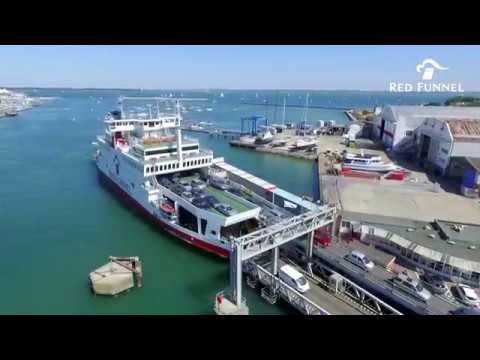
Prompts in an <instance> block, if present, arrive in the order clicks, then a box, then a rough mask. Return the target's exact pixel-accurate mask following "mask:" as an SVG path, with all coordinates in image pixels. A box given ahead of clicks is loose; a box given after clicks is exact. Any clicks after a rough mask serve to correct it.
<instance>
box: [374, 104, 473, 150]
mask: <svg viewBox="0 0 480 360" xmlns="http://www.w3.org/2000/svg"><path fill="white" fill-rule="evenodd" d="M375 113H376V115H375V116H374V126H373V137H374V138H375V139H380V140H381V141H382V142H383V143H384V145H385V147H387V148H391V149H392V150H393V151H394V152H402V151H403V150H405V149H407V148H409V147H410V146H411V145H412V144H413V142H414V140H415V139H414V135H415V130H416V129H417V128H418V127H419V126H420V125H421V124H422V123H423V122H424V121H425V119H427V118H442V119H452V120H453V119H466V118H467V119H477V118H478V119H480V107H459V106H457V107H455V106H410V105H386V106H384V107H383V108H382V110H381V111H376V112H375Z"/></svg>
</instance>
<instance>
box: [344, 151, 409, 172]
mask: <svg viewBox="0 0 480 360" xmlns="http://www.w3.org/2000/svg"><path fill="white" fill-rule="evenodd" d="M343 167H344V168H350V169H352V170H362V171H377V172H388V171H393V170H399V169H400V167H399V166H396V165H395V164H394V163H392V162H384V161H382V158H381V157H380V156H378V155H373V154H364V153H363V152H362V153H361V154H350V153H346V154H345V155H344V158H343Z"/></svg>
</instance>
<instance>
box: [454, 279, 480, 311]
mask: <svg viewBox="0 0 480 360" xmlns="http://www.w3.org/2000/svg"><path fill="white" fill-rule="evenodd" d="M454 289H455V292H454V293H455V295H456V296H457V299H458V300H459V301H460V302H462V303H463V304H465V305H468V306H473V307H480V299H479V298H478V295H477V293H476V292H475V290H473V288H471V287H470V286H468V285H465V284H458V285H457V286H455V287H454Z"/></svg>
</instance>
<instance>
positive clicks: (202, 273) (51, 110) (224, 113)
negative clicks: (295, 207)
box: [0, 90, 375, 314]
mask: <svg viewBox="0 0 480 360" xmlns="http://www.w3.org/2000/svg"><path fill="white" fill-rule="evenodd" d="M29 92H30V93H31V94H34V95H37V96H56V97H57V99H55V100H52V101H50V102H48V103H46V104H44V105H43V106H41V107H38V108H35V109H32V110H29V111H26V112H23V113H21V114H20V115H19V116H18V117H16V118H2V119H0V154H1V164H2V172H1V180H0V229H1V233H0V234H1V238H0V239H1V240H0V254H1V261H0V278H1V284H2V292H1V294H2V295H1V296H0V313H2V314H212V313H213V310H212V308H213V300H214V296H215V294H216V292H217V291H218V290H221V289H224V288H226V287H227V285H228V265H227V261H225V260H221V259H218V258H216V257H214V256H213V255H209V254H208V253H205V252H203V251H201V250H197V249H194V248H193V247H190V246H188V245H186V244H184V243H183V242H181V241H179V240H177V239H175V238H173V237H171V236H169V235H166V234H164V233H163V232H161V231H160V230H157V229H156V228H154V227H152V226H151V225H149V224H148V223H147V222H146V221H144V220H143V219H142V218H139V217H138V216H136V215H135V214H134V213H132V212H131V211H130V210H129V209H128V208H126V207H125V206H124V205H122V203H120V202H119V201H118V200H117V198H115V197H114V196H113V195H111V194H110V193H109V192H108V191H106V190H105V189H104V188H103V187H101V186H100V184H99V182H98V180H97V175H96V169H95V167H94V164H93V162H92V161H91V157H92V153H93V146H92V144H91V143H92V141H95V136H96V135H97V134H101V133H102V132H103V122H102V120H103V116H104V115H105V113H106V112H107V111H109V110H112V109H114V108H115V107H116V102H117V98H118V96H119V95H130V96H135V95H137V96H139V95H141V96H152V95H160V94H161V92H153V91H150V92H139V91H119V90H108V91H106V90H104V91H100V90H64V91H63V90H39V91H38V92H35V93H33V92H31V91H29ZM255 93H256V92H243V93H231V92H230V93H229V92H226V96H225V98H222V99H219V98H218V96H217V97H216V99H217V100H218V102H217V103H213V102H212V104H210V105H209V106H211V107H212V108H213V111H211V112H198V113H195V112H190V113H187V114H185V118H186V119H187V120H198V121H212V122H215V123H217V124H218V126H219V127H229V128H236V129H239V117H240V116H241V115H252V114H259V115H265V114H266V115H268V116H270V117H274V116H279V114H273V113H272V110H268V109H265V108H261V107H255V106H246V105H240V101H239V100H240V98H241V97H244V96H246V97H250V98H253V97H255ZM273 94H274V93H272V92H270V93H266V94H265V93H261V96H270V97H273ZM299 94H300V95H299ZM184 96H203V97H205V96H209V97H210V98H212V97H214V96H215V94H212V93H207V94H205V93H199V92H196V93H195V92H193V93H185V94H184ZM291 96H292V97H293V96H297V97H298V99H297V100H298V102H301V101H302V100H301V97H302V96H304V94H303V93H299V92H296V93H294V94H293V93H292V95H291ZM349 96H350V99H351V102H353V103H355V104H360V103H361V104H365V105H366V104H368V105H371V104H372V102H373V103H374V102H375V101H373V100H372V99H371V96H372V95H370V94H368V95H365V96H363V98H362V97H361V96H360V97H359V96H358V94H356V95H352V94H349V93H347V94H343V93H339V94H336V93H334V94H331V93H330V94H328V93H326V94H325V93H323V92H318V93H317V94H311V98H312V99H314V100H315V101H317V102H320V103H321V101H323V100H322V99H324V100H325V99H328V101H330V102H331V103H332V101H333V103H335V99H337V102H338V104H339V105H345V104H346V103H348V97H349ZM332 99H333V100H332ZM359 99H361V101H360V100H359ZM325 101H326V100H325ZM269 111H270V112H269ZM309 114H310V115H309V116H311V118H312V119H314V120H329V119H332V118H335V119H336V120H337V121H338V122H342V121H345V118H344V115H343V114H342V112H339V111H332V110H324V111H323V110H318V109H317V110H312V111H311V112H310V113H309ZM301 116H302V111H301V110H299V109H289V110H288V113H287V119H288V121H292V120H294V119H300V118H301ZM277 122H278V120H277ZM188 136H190V137H195V138H198V139H199V140H200V141H201V144H202V146H203V147H205V148H210V149H212V150H213V151H214V152H215V155H216V156H224V157H225V159H226V161H228V162H229V163H231V164H233V165H235V166H238V167H241V168H242V169H244V170H246V171H248V172H251V173H253V174H255V175H257V176H259V177H261V178H264V179H265V180H267V181H270V182H273V183H275V184H277V185H278V186H279V187H281V188H284V189H286V190H289V191H292V192H294V193H296V194H299V195H302V194H305V193H311V188H312V176H311V163H309V162H306V161H301V160H294V159H288V158H284V157H280V156H274V155H269V154H260V153H254V152H251V151H249V150H247V149H240V148H232V147H230V146H229V145H228V143H227V142H226V141H225V140H221V139H214V138H211V137H209V136H208V135H204V134H195V135H193V134H188ZM109 255H114V256H134V255H135V256H140V258H141V259H142V261H143V264H144V287H143V288H141V289H133V290H132V291H131V292H130V293H128V294H125V295H121V296H119V297H118V298H109V297H100V296H97V297H95V296H93V295H92V294H91V293H90V291H89V288H88V274H89V273H90V272H91V271H92V270H93V269H95V268H97V267H98V266H100V265H102V264H104V263H105V262H106V260H107V257H108V256H109ZM245 292H246V297H247V301H248V304H249V307H250V310H251V313H252V314H285V313H291V312H292V310H290V308H289V307H288V306H286V305H283V306H282V305H280V306H278V305H277V306H272V305H269V304H267V303H266V302H264V301H263V300H262V299H261V298H260V296H259V295H258V294H257V293H255V292H253V290H250V289H249V288H248V287H245Z"/></svg>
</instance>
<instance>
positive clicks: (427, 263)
mask: <svg viewBox="0 0 480 360" xmlns="http://www.w3.org/2000/svg"><path fill="white" fill-rule="evenodd" d="M336 189H337V191H338V196H339V199H338V200H339V203H340V204H341V217H342V220H341V224H340V229H339V230H340V234H341V237H342V238H343V239H345V240H347V241H348V239H353V238H357V239H360V240H361V241H362V242H364V243H367V244H368V245H371V246H374V247H376V248H379V249H380V250H383V251H385V252H388V253H390V254H393V255H394V256H395V257H396V258H398V259H399V260H402V261H404V262H406V263H409V264H410V266H411V267H415V268H419V269H423V270H424V271H428V272H433V273H435V274H437V275H441V276H443V277H445V278H448V279H449V280H452V281H456V280H459V281H462V282H466V283H469V284H471V285H473V286H476V287H478V286H479V285H480V240H479V239H480V205H479V204H478V203H476V202H472V201H471V200H469V199H466V198H464V197H463V196H460V195H455V194H451V193H447V192H443V191H441V190H438V189H435V187H434V186H432V185H428V184H401V185H400V184H396V182H392V181H388V180H386V181H367V180H363V181H361V180H358V179H346V178H342V179H338V183H337V184H336Z"/></svg>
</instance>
